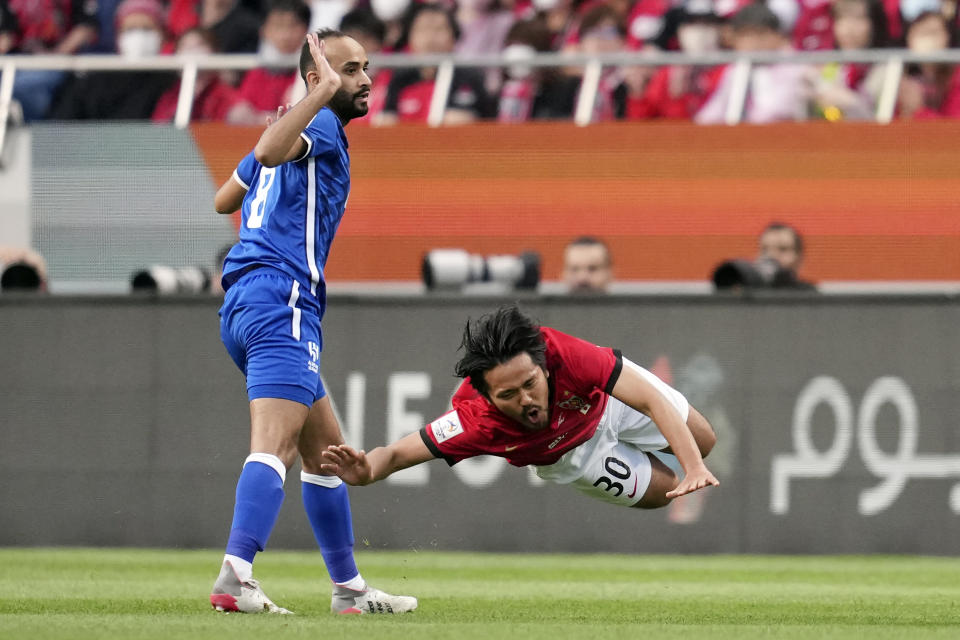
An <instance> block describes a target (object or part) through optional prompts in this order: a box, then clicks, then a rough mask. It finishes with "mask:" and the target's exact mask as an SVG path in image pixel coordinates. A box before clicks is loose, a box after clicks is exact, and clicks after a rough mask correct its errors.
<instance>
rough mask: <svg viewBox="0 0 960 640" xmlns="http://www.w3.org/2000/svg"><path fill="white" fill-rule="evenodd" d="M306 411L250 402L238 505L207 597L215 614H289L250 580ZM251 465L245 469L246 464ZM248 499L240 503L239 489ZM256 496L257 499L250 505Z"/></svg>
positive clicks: (285, 403) (278, 402)
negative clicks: (252, 498)
mask: <svg viewBox="0 0 960 640" xmlns="http://www.w3.org/2000/svg"><path fill="white" fill-rule="evenodd" d="M307 412H308V410H307V407H306V406H304V405H302V404H300V403H299V402H294V401H292V400H284V399H280V398H257V399H255V400H253V401H251V402H250V425H251V428H250V456H249V457H248V458H247V461H246V462H245V463H244V471H243V473H241V476H240V480H239V481H238V485H237V494H238V503H237V505H236V507H235V511H234V524H233V527H232V529H231V532H230V540H229V541H228V543H227V554H226V555H225V557H224V560H223V564H222V566H221V568H220V575H218V576H217V580H216V582H214V585H213V591H212V592H211V594H210V604H212V605H213V607H214V608H215V609H217V610H218V611H227V612H230V611H237V612H241V613H290V611H288V610H286V609H284V608H283V607H279V606H277V605H276V604H274V602H273V601H272V600H270V598H268V597H267V595H266V594H265V593H264V592H263V590H262V589H261V588H260V584H259V583H258V582H257V581H256V580H254V578H253V556H254V555H255V554H256V552H257V551H259V550H262V549H263V547H264V546H265V545H266V540H267V538H268V537H269V535H270V531H271V530H272V529H273V524H274V523H275V522H276V517H277V514H278V513H279V511H280V504H281V503H282V502H283V483H284V480H285V479H286V472H287V469H288V468H289V467H290V466H291V465H292V464H293V463H294V462H295V461H296V458H297V441H298V439H299V436H300V430H301V428H302V426H303V423H304V420H306V417H307ZM251 462H253V463H256V464H255V465H253V466H252V467H251V468H250V469H248V468H247V466H248V464H249V463H251ZM243 483H246V484H245V485H244V488H243V490H244V492H245V495H246V496H248V499H247V500H240V499H239V496H240V494H241V484H243ZM249 496H256V497H257V499H256V500H249Z"/></svg>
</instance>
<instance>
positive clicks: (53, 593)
mask: <svg viewBox="0 0 960 640" xmlns="http://www.w3.org/2000/svg"><path fill="white" fill-rule="evenodd" d="M220 557H221V555H220V553H219V552H217V551H163V550H131V549H123V550H117V549H0V638H18V639H20V638H30V639H34V638H37V639H40V638H51V639H52V638H56V639H58V640H60V639H63V638H98V639H99V638H124V639H130V640H138V639H153V638H158V639H159V638H163V639H165V640H166V639H169V638H227V637H229V638H258V639H263V640H267V639H269V640H273V639H284V638H310V639H311V640H316V639H317V638H323V640H330V639H333V638H349V639H350V640H369V639H374V638H390V639H391V640H392V639H399V638H417V639H422V638H443V639H445V640H446V639H449V638H482V639H483V640H491V639H492V638H524V639H528V638H529V639H540V638H543V639H549V640H559V639H561V638H578V639H580V638H626V637H639V638H645V637H657V638H660V637H678V636H679V634H685V633H691V634H695V635H694V636H693V637H696V638H709V639H715V638H721V639H722V638H737V639H738V640H742V639H745V638H857V639H860V638H865V637H866V638H869V639H870V640H879V639H883V638H909V639H913V638H960V559H957V558H927V557H809V556H799V557H782V556H620V555H527V554H523V555H521V554H517V555H505V554H503V555H501V554H475V553H439V552H419V553H418V552H397V553H394V552H365V553H360V554H358V561H359V564H360V566H361V568H362V570H363V574H364V576H365V577H366V578H367V580H369V581H370V582H371V583H372V584H374V585H376V586H378V587H380V588H382V589H386V590H388V591H392V592H393V593H403V594H410V595H415V596H417V597H418V598H419V599H420V607H419V609H418V610H417V611H416V612H414V613H412V614H406V615H402V616H383V617H381V616H343V617H338V616H334V615H332V614H330V613H329V605H330V588H329V583H328V582H327V579H326V578H325V572H324V570H323V568H322V564H321V561H320V556H319V554H318V553H294V552H283V551H271V552H269V553H266V554H264V555H263V556H262V557H261V558H259V559H258V560H257V577H258V578H260V579H261V581H262V582H263V585H264V588H265V590H266V592H267V594H268V595H269V596H270V597H271V598H273V600H274V601H276V602H277V603H278V604H280V605H282V606H284V607H287V608H289V609H291V610H293V611H294V612H296V613H297V614H298V615H296V616H266V615H259V616H252V615H240V614H231V615H224V614H219V613H215V612H214V611H213V610H212V609H211V608H210V605H209V603H208V600H207V597H208V594H209V590H210V585H211V583H212V581H213V579H214V577H215V576H216V573H217V570H218V568H219V562H220Z"/></svg>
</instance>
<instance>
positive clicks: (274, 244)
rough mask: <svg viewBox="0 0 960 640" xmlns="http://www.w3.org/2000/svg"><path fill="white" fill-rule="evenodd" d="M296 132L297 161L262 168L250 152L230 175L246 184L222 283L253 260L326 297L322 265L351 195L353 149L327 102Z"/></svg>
mask: <svg viewBox="0 0 960 640" xmlns="http://www.w3.org/2000/svg"><path fill="white" fill-rule="evenodd" d="M301 137H302V138H303V139H304V140H305V141H306V143H307V151H306V154H305V155H304V156H303V157H302V158H301V159H299V160H294V161H291V162H285V163H283V164H281V165H280V166H278V167H264V166H263V165H262V164H260V163H259V162H257V160H256V159H255V158H254V156H253V152H251V153H249V154H248V155H247V156H246V157H245V158H244V159H243V160H241V161H240V164H239V165H238V166H237V170H236V171H235V172H234V174H233V177H234V179H235V180H237V181H238V182H239V183H240V184H241V185H243V186H244V187H245V188H246V189H247V195H246V196H244V199H243V206H242V207H241V209H240V212H241V218H242V224H241V226H240V242H238V243H237V244H236V245H234V247H233V248H232V249H231V250H230V253H229V254H227V258H226V260H225V261H224V264H223V285H224V289H227V288H229V287H230V285H232V284H233V282H235V281H236V280H237V278H239V276H240V275H243V273H244V272H245V271H247V270H249V269H251V268H254V267H255V266H256V265H265V266H270V267H273V268H275V269H279V270H280V271H283V272H284V273H286V274H288V275H290V276H291V277H293V278H294V279H295V280H297V281H299V282H300V284H301V285H302V286H303V287H304V288H306V289H309V291H310V292H311V293H312V294H313V295H314V296H316V297H317V299H318V300H319V302H320V304H321V305H323V304H324V303H325V297H326V291H325V290H326V286H325V284H324V279H323V269H324V266H325V265H326V263H327V256H328V255H329V253H330V244H331V243H332V242H333V236H334V234H335V233H336V232H337V227H339V226H340V220H341V219H342V218H343V211H344V208H345V207H346V204H347V197H348V196H349V195H350V156H349V154H348V153H347V137H346V135H345V134H344V131H343V125H342V124H341V123H340V119H339V118H338V117H337V116H336V115H335V114H334V113H333V111H331V110H330V109H328V108H326V107H324V108H323V109H322V110H321V111H320V112H319V113H318V114H317V115H316V116H314V118H313V120H311V122H310V124H309V125H307V128H306V129H304V131H303V133H302V134H301Z"/></svg>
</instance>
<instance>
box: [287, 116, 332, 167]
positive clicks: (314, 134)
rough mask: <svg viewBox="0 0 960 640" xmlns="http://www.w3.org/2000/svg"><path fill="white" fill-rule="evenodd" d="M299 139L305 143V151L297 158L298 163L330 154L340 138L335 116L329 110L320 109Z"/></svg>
mask: <svg viewBox="0 0 960 640" xmlns="http://www.w3.org/2000/svg"><path fill="white" fill-rule="evenodd" d="M300 137H301V138H303V140H304V142H306V143H307V150H306V152H304V154H303V155H302V156H301V157H299V158H297V160H298V161H299V160H303V159H305V158H316V157H317V156H322V155H325V154H327V153H330V152H331V151H333V150H334V149H336V148H337V140H338V139H339V138H340V123H339V121H338V120H337V116H336V115H334V113H333V111H331V110H330V109H327V108H324V109H322V110H321V111H320V113H318V114H317V115H315V116H314V117H313V120H311V121H310V124H308V125H307V128H306V129H304V130H303V132H302V133H301V134H300Z"/></svg>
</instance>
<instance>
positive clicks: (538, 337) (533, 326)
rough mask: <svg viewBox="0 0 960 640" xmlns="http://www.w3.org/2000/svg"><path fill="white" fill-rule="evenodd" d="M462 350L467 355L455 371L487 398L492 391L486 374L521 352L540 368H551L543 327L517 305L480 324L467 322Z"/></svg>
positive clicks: (495, 314) (501, 308)
mask: <svg viewBox="0 0 960 640" xmlns="http://www.w3.org/2000/svg"><path fill="white" fill-rule="evenodd" d="M460 348H461V349H463V351H464V353H463V357H462V358H460V361H459V362H457V366H456V368H455V372H456V374H457V376H458V377H460V378H470V384H471V385H472V386H473V388H474V389H476V390H477V391H479V392H480V393H482V394H483V395H487V393H488V392H489V391H490V385H488V384H487V379H486V377H485V375H484V374H486V372H487V371H489V370H490V369H493V368H494V367H496V366H497V365H500V364H503V363H504V362H507V361H509V360H511V359H513V358H514V357H516V356H518V355H520V354H521V353H527V354H529V355H530V359H531V360H533V362H534V364H536V365H537V366H539V367H540V368H546V365H547V344H546V342H544V340H543V334H542V333H540V325H539V324H538V323H537V322H536V321H535V320H534V319H533V318H531V317H530V316H528V315H527V314H525V313H524V312H522V311H520V309H519V308H518V307H517V305H516V304H510V305H504V306H502V307H500V308H499V309H497V310H496V311H494V312H493V313H489V314H487V315H484V316H481V317H480V319H479V320H476V321H470V320H467V325H466V326H465V327H464V329H463V339H462V340H461V341H460Z"/></svg>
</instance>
